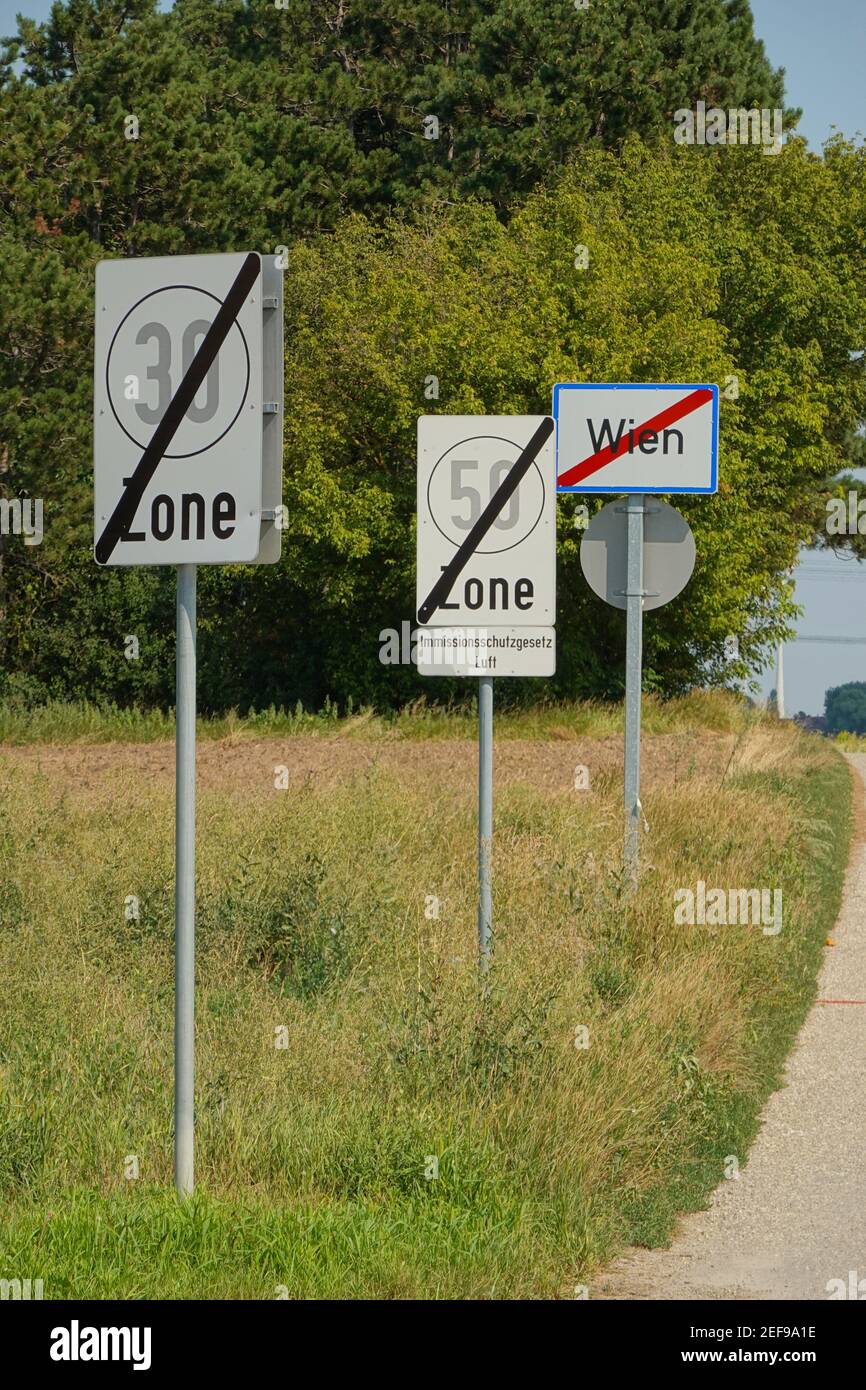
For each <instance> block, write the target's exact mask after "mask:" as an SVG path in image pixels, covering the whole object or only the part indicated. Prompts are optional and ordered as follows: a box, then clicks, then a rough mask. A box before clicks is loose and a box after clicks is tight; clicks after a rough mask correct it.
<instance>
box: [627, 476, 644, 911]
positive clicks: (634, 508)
mask: <svg viewBox="0 0 866 1390" xmlns="http://www.w3.org/2000/svg"><path fill="white" fill-rule="evenodd" d="M625 511H626V522H627V526H628V538H627V546H628V553H627V565H626V576H627V577H626V602H627V607H626V638H625V867H626V872H627V874H628V877H629V880H630V883H631V886H632V888H636V887H637V880H638V857H639V848H638V835H639V829H640V690H641V668H642V657H643V601H644V583H643V532H644V498H643V494H642V493H640V492H635V493H632V494H631V495H630V496H629V498H628V501H627V503H626V508H625Z"/></svg>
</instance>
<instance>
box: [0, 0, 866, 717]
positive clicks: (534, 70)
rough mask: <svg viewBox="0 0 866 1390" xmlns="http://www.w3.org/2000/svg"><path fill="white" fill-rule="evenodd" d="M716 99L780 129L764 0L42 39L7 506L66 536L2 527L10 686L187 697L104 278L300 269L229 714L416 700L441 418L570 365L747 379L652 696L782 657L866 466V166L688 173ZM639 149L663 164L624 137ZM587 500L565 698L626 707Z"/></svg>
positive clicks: (16, 114)
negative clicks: (424, 534)
mask: <svg viewBox="0 0 866 1390" xmlns="http://www.w3.org/2000/svg"><path fill="white" fill-rule="evenodd" d="M16 61H17V62H18V63H19V64H22V65H23V68H22V70H21V71H20V73H19V70H18V69H16V68H15V67H13V63H14V62H16ZM699 98H703V99H705V100H707V101H708V102H718V103H720V104H722V105H728V104H736V105H751V104H754V105H757V106H769V107H774V106H778V105H781V104H782V101H783V95H782V85H781V75H780V74H779V73H775V72H773V70H772V69H771V68H770V66H769V65H768V63H767V60H766V57H765V55H764V52H763V48H762V45H761V44H760V43H758V42H756V40H755V39H754V36H753V33H752V26H751V15H750V10H749V6H748V4H747V3H746V0H698V2H697V3H695V0H665V3H664V4H663V5H657V6H647V5H645V4H644V3H643V0H618V2H617V3H616V4H614V3H613V0H593V4H592V5H591V6H590V7H589V9H588V10H586V11H576V10H575V9H574V6H573V5H572V4H571V3H566V0H558V3H556V4H553V5H551V4H549V3H542V0H507V2H505V0H503V3H497V4H495V5H494V4H492V3H490V2H489V0H459V3H454V4H450V5H448V6H447V7H443V6H441V5H438V4H433V3H431V2H430V0H399V3H393V2H392V3H389V4H387V5H386V4H382V3H380V0H356V3H353V4H352V5H351V6H345V5H344V4H338V3H337V0H323V2H322V3H319V4H317V5H315V6H310V5H309V4H307V3H306V0H289V4H288V6H287V8H286V9H277V8H276V6H274V5H273V4H270V3H265V0H258V2H257V3H247V0H225V3H220V4H219V5H214V4H213V3H211V2H210V0H178V3H177V4H176V5H175V7H174V8H173V9H172V11H171V12H170V13H167V14H163V13H159V12H158V11H157V10H156V8H155V0H130V3H126V0H124V3H121V0H68V2H67V3H57V4H55V5H54V7H53V9H52V13H51V16H50V18H49V20H48V21H47V22H46V23H45V24H42V25H39V24H35V23H34V22H32V21H29V20H21V21H20V25H19V33H18V35H17V36H16V37H15V38H13V39H10V40H9V41H8V42H7V47H6V53H5V57H4V58H3V60H2V62H0V121H2V128H3V146H4V159H3V170H2V173H0V201H2V207H3V213H4V216H3V219H2V221H0V255H2V258H3V265H4V270H5V274H4V276H3V277H2V280H0V312H2V316H3V321H4V328H5V340H6V344H7V346H6V348H5V350H4V352H3V353H2V354H0V420H2V428H0V493H2V494H3V495H17V494H18V493H23V494H30V495H32V496H34V497H41V498H42V499H44V506H45V539H44V541H43V543H42V544H41V545H39V546H33V547H26V546H24V545H23V544H22V543H21V540H20V538H17V537H0V678H2V673H3V672H6V673H7V681H6V685H5V687H4V690H5V693H6V694H7V695H12V696H14V697H15V698H16V699H17V700H19V701H20V702H22V703H30V704H34V703H37V702H40V701H45V700H50V699H69V698H80V697H81V696H82V695H87V697H88V698H91V699H96V700H98V701H100V702H110V701H114V702H116V703H120V704H129V703H132V702H138V703H139V704H141V705H142V706H144V707H165V706H167V705H168V704H169V703H170V702H171V699H172V687H173V676H172V670H171V659H170V651H171V646H172V641H173V617H172V610H173V576H172V574H171V573H170V572H167V571H159V570H148V571H131V572H130V571H128V572H118V571H98V570H97V569H96V567H95V566H94V564H93V560H92V556H91V550H90V531H91V510H92V487H91V457H90V455H91V428H92V426H91V418H90V412H91V387H90V375H91V353H92V337H91V334H92V328H91V323H92V312H93V271H94V266H95V263H96V261H97V260H98V259H99V258H101V257H105V256H116V255H120V256H132V255H138V256H141V255H162V254H171V253H176V252H205V251H221V250H227V249H238V248H241V247H243V246H258V247H261V248H263V249H265V250H269V249H273V248H275V247H277V246H279V245H284V244H285V245H289V246H291V248H292V252H291V265H290V270H289V272H288V274H287V277H286V279H287V293H286V299H287V315H288V318H287V342H288V350H287V360H286V371H287V382H286V385H287V422H288V424H287V439H286V500H287V502H288V504H289V508H290V529H289V530H288V531H287V533H286V535H285V558H284V561H283V563H282V564H281V565H279V566H278V567H276V568H275V569H273V570H267V569H263V570H260V571H255V570H252V569H248V568H242V567H228V568H225V569H221V570H218V571H209V572H206V573H203V574H202V577H201V583H200V630H201V641H200V648H199V660H200V691H201V701H202V705H203V707H204V708H205V709H207V710H218V711H219V710H226V709H230V708H233V707H236V708H239V709H241V710H248V709H250V708H251V707H255V708H259V709H262V708H265V707H267V706H269V705H271V704H273V705H274V706H286V705H294V704H295V702H296V701H301V702H302V703H303V705H304V706H305V707H306V708H312V709H316V708H320V707H321V706H322V704H323V701H324V699H325V698H326V697H331V698H332V699H336V700H337V701H339V702H340V704H341V706H343V707H345V705H346V703H347V701H348V698H349V696H352V697H353V698H354V699H355V701H356V702H358V701H361V702H366V703H375V704H377V705H379V706H383V707H384V706H386V705H393V704H399V703H402V702H404V701H405V700H407V699H410V698H412V697H414V696H415V695H417V693H418V691H419V689H420V687H421V683H420V682H419V681H418V680H417V678H416V677H415V674H414V671H413V670H412V668H411V667H401V668H385V667H383V666H382V665H381V663H380V662H379V659H378V648H379V642H378V634H379V632H380V630H381V629H382V628H383V627H390V626H397V627H399V624H400V622H401V621H402V620H404V619H408V618H409V616H410V614H411V612H412V609H413V603H412V587H413V585H412V546H413V540H412V521H413V513H414V504H413V488H414V484H413V477H414V466H413V456H414V442H413V433H414V420H415V417H416V416H417V414H419V413H420V412H422V411H424V410H429V409H438V410H443V411H453V410H466V411H486V410H501V411H519V412H523V411H533V412H535V411H541V410H547V409H548V408H549V400H550V388H551V385H552V383H553V382H554V381H555V380H556V379H557V378H565V379H577V380H598V381H603V380H605V379H618V380H627V379H629V377H633V378H634V379H638V380H640V379H658V380H664V379H676V378H680V379H683V380H687V381H688V380H698V379H707V380H717V381H720V382H722V381H724V379H725V378H726V377H727V376H728V375H730V374H736V375H738V376H739V379H740V392H741V394H740V398H739V400H738V401H726V402H725V406H724V410H723V417H722V431H723V433H722V441H723V455H722V466H721V478H722V487H721V491H720V494H719V497H718V498H717V499H715V500H713V501H708V500H706V499H701V501H700V502H698V503H696V504H694V505H689V506H686V507H684V510H685V511H686V512H687V513H688V515H689V519H690V521H691V522H692V524H693V525H694V527H695V530H696V533H697V535H698V547H699V557H700V567H699V570H698V573H697V575H696V578H695V581H694V582H693V583H692V584H691V585H690V586H689V589H688V590H687V592H686V593H685V594H684V595H683V596H682V597H681V598H680V599H679V600H678V601H677V602H676V603H675V604H673V605H670V606H669V607H668V608H667V609H665V610H662V612H661V613H659V614H657V615H654V617H653V620H652V623H651V624H648V649H647V661H646V680H647V685H648V688H650V689H658V690H661V691H665V692H671V691H677V690H682V689H685V688H687V687H688V686H689V685H690V684H693V683H694V682H695V681H697V680H704V679H706V678H709V679H710V680H717V681H722V680H725V679H728V678H729V677H732V676H736V675H741V674H742V673H743V671H744V669H745V661H746V660H751V661H752V662H753V664H754V663H755V662H757V661H760V659H761V655H762V653H763V652H764V651H766V650H767V648H768V643H770V642H771V640H772V637H773V636H774V634H775V633H776V631H777V630H778V629H779V627H780V626H782V625H784V622H785V620H786V618H787V617H788V616H790V614H791V611H792V606H791V601H790V596H789V594H788V592H787V586H786V582H785V579H784V573H785V570H786V569H787V567H788V566H789V565H790V563H791V562H792V560H793V557H794V555H795V554H796V550H797V546H798V544H799V543H800V542H802V541H804V540H806V541H808V540H811V539H813V538H814V537H815V535H816V530H817V529H818V528H819V527H820V524H821V517H822V505H823V497H824V496H825V494H826V493H827V491H828V490H829V489H830V488H831V486H832V484H831V483H830V482H828V479H832V477H833V476H834V475H835V474H837V473H838V472H839V470H840V468H842V467H843V466H844V465H845V464H846V463H852V462H854V461H855V454H856V449H857V442H856V435H855V433H854V431H855V430H856V427H857V425H858V422H859V421H860V420H861V419H862V417H863V414H864V409H863V394H864V392H863V367H862V362H859V361H856V360H852V358H851V355H850V354H851V352H852V351H854V350H857V349H859V348H861V347H862V346H863V342H862V340H863V322H864V317H866V315H864V283H863V275H862V264H863V233H862V227H863V225H864V201H866V199H864V174H863V152H862V150H860V151H858V150H855V149H854V148H853V147H851V146H849V145H847V144H845V143H844V142H843V141H841V140H840V141H838V142H836V143H835V144H834V145H832V146H831V147H830V148H829V149H828V151H827V152H826V154H825V157H824V159H823V160H819V159H816V158H815V157H812V156H809V155H807V154H806V152H805V150H804V149H803V148H802V147H801V146H800V145H794V147H793V148H789V149H787V150H786V151H785V152H784V153H783V154H782V155H780V156H779V157H777V158H773V159H768V158H764V157H763V156H762V155H761V154H760V153H759V152H758V151H755V150H749V149H733V148H726V149H706V150H700V149H696V148H677V149H675V148H674V147H673V144H672V140H671V130H672V113H673V111H674V110H676V109H677V108H678V107H680V106H690V105H693V104H694V102H695V101H696V100H698V99H699ZM128 114H134V115H135V116H136V117H137V119H138V121H139V136H138V139H135V140H129V139H126V138H125V137H124V122H125V118H126V116H127V115H128ZM428 115H436V116H437V119H438V120H439V123H440V133H439V138H438V139H436V140H426V139H425V138H424V132H423V122H424V120H425V118H426V117H427V116H428ZM634 131H637V132H639V133H640V135H641V136H643V137H644V138H645V139H646V140H647V141H650V142H655V141H658V145H657V148H650V147H645V146H643V145H642V144H641V143H640V142H639V141H636V140H632V141H628V140H626V143H625V147H624V149H623V148H622V147H623V140H624V138H625V137H626V136H628V135H629V133H630V132H634ZM604 146H611V147H614V148H615V149H616V151H617V154H616V155H614V154H613V153H606V152H605V150H604V148H603V147H604ZM620 152H621V153H620ZM530 190H535V191H534V192H530ZM527 194H528V200H527V199H526V195H527ZM394 209H396V210H397V211H398V212H399V213H400V214H401V217H404V219H405V220H402V221H392V220H390V218H389V217H388V214H389V213H390V212H391V211H392V210H394ZM362 211H363V213H364V214H365V215H364V216H363V217H362V216H361V212H362ZM347 214H348V218H347ZM322 231H324V232H326V233H327V235H325V236H322V237H316V236H315V234H316V233H319V232H322ZM578 244H582V245H586V246H588V247H589V249H590V256H591V259H590V266H589V269H588V270H587V271H585V272H580V271H577V270H576V269H575V267H574V248H575V246H576V245H578ZM430 375H435V376H437V377H438V378H439V380H440V383H441V393H440V397H439V399H438V402H433V403H432V404H431V402H430V400H428V399H427V398H425V395H424V381H425V379H426V378H427V377H428V376H430ZM572 505H573V504H572V503H570V502H563V503H562V504H561V523H562V524H561V534H560V594H561V602H560V613H561V615H562V623H561V636H560V649H561V654H560V662H559V664H560V677H559V684H558V689H559V690H562V691H567V692H568V693H569V694H575V693H579V694H582V695H584V694H586V695H604V696H607V695H611V694H614V695H615V694H617V693H618V688H619V684H620V676H619V670H620V665H621V660H620V657H621V644H622V619H621V616H620V615H618V614H617V613H614V612H611V611H609V610H606V609H602V608H601V606H600V605H599V604H598V603H597V602H596V601H595V600H594V599H592V598H590V597H589V596H588V595H587V591H586V588H585V585H584V583H583V580H582V578H581V576H580V574H579V565H578V559H577V555H578V541H579V536H578V534H577V533H576V532H575V531H574V530H573V529H572V527H571V525H570V516H571V508H572ZM239 625H242V629H243V633H244V640H243V641H242V642H238V640H237V634H238V629H239ZM590 631H591V632H593V633H594V640H593V641H592V642H591V643H590V642H589V640H588V638H587V633H588V632H590ZM127 634H135V635H137V636H138V638H139V641H140V644H141V652H142V655H141V658H140V660H138V661H128V660H126V658H125V656H124V638H125V636H126V635H127ZM729 634H737V635H738V636H739V639H740V649H741V653H742V655H743V662H742V663H741V664H740V665H737V664H736V663H734V664H731V663H726V662H725V660H724V657H723V643H724V638H725V637H726V636H727V635H729ZM10 677H11V683H10V680H9V678H10ZM453 693H454V691H453V689H452V687H450V686H449V685H448V684H443V683H442V682H438V683H437V694H444V695H445V696H446V697H447V696H448V695H449V694H453ZM531 693H532V692H531ZM513 694H514V697H515V698H516V697H519V695H520V691H519V690H515V691H514V692H513Z"/></svg>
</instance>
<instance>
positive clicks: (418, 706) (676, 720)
mask: <svg viewBox="0 0 866 1390" xmlns="http://www.w3.org/2000/svg"><path fill="white" fill-rule="evenodd" d="M761 717H762V716H761V715H760V713H759V712H758V711H755V712H754V718H756V719H759V718H761ZM477 718H478V716H477V705H476V704H475V702H469V703H467V704H465V705H456V706H449V707H445V706H441V705H436V704H434V703H427V702H426V701H424V700H418V701H415V702H414V703H413V704H412V705H410V706H408V707H406V708H405V709H402V710H397V711H394V712H391V713H386V714H378V713H376V711H374V710H372V709H368V708H361V709H360V710H352V709H350V710H348V711H344V712H343V713H342V714H341V713H340V711H339V710H338V708H337V706H336V705H332V704H330V703H326V705H325V707H324V708H323V709H322V710H320V711H318V712H316V713H313V712H310V711H307V710H304V709H303V708H302V707H301V706H300V704H299V705H297V706H296V707H295V709H294V710H285V709H276V708H274V707H273V706H271V707H270V708H269V709H265V710H260V711H258V712H256V711H253V712H251V713H249V714H245V715H240V714H238V713H236V712H234V711H230V712H229V713H228V714H223V715H213V716H210V717H203V718H199V720H198V733H199V736H200V737H201V738H214V739H218V738H227V737H230V736H232V737H248V738H267V737H282V736H284V735H287V734H310V735H318V736H322V737H333V736H336V735H343V736H349V737H358V738H405V739H430V738H437V739H442V738H444V739H447V738H473V737H476V736H477V728H478V724H477ZM643 719H644V732H645V733H647V734H654V733H678V732H691V731H694V730H696V729H712V730H715V731H717V732H724V733H730V732H733V731H735V730H736V729H737V728H739V727H740V724H741V723H742V713H741V711H740V708H739V704H738V701H736V700H735V699H733V698H732V697H731V696H730V695H729V694H727V693H725V692H723V691H695V692H693V693H691V694H689V695H686V696H683V697H682V698H680V699H676V700H668V701H663V700H659V699H656V698H654V697H653V696H649V695H647V696H645V697H644V701H643ZM622 729H623V714H622V705H620V704H602V703H598V702H592V701H587V702H584V703H574V702H571V703H567V704H547V705H535V706H532V707H529V708H526V709H519V708H518V709H510V710H509V709H504V710H502V709H498V710H497V714H496V733H497V737H498V738H548V737H550V736H551V734H554V735H558V736H562V735H563V734H568V735H569V736H578V735H587V734H589V735H593V736H596V737H601V736H603V735H605V734H611V735H612V734H619V733H622ZM173 738H174V711H173V710H160V709H149V710H142V709H138V708H136V707H135V706H133V707H128V708H121V707H120V706H117V705H114V704H106V705H96V704H91V703H89V702H88V701H86V700H77V701H61V700H56V701H50V702H49V703H47V704H44V705H37V706H34V707H32V708H28V707H26V706H22V705H20V704H18V703H15V702H11V703H10V702H7V703H3V702H2V701H0V744H3V743H7V744H13V745H15V744H28V743H62V744H67V743H83V744H87V743H110V742H131V743H155V742H159V741H160V740H166V739H173Z"/></svg>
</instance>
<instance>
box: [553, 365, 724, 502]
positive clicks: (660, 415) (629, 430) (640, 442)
mask: <svg viewBox="0 0 866 1390" xmlns="http://www.w3.org/2000/svg"><path fill="white" fill-rule="evenodd" d="M553 418H554V420H555V421H556V487H557V491H558V492H591V493H606V492H612V493H629V492H645V493H660V492H663V493H672V492H694V493H713V492H715V491H716V490H717V487H718V444H719V388H718V386H714V385H695V384H687V383H676V384H672V383H641V384H638V385H628V384H625V383H621V382H617V383H615V384H611V385H593V384H588V383H583V382H580V383H578V382H560V383H558V384H557V385H556V386H554V388H553Z"/></svg>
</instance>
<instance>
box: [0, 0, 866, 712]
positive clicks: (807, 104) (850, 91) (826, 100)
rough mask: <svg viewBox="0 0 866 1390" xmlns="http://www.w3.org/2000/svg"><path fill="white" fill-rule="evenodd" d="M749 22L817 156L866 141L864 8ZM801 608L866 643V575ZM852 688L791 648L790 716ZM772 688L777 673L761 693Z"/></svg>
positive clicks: (821, 658)
mask: <svg viewBox="0 0 866 1390" xmlns="http://www.w3.org/2000/svg"><path fill="white" fill-rule="evenodd" d="M169 3H170V0H163V8H168V5H169ZM50 8H51V0H0V33H10V32H12V31H13V30H14V28H15V15H16V13H17V12H18V11H19V10H20V11H22V12H23V13H25V14H27V15H29V16H30V17H31V18H34V19H41V18H44V17H45V16H46V15H47V14H48V12H49V10H50ZM752 13H753V14H754V17H755V30H756V32H757V34H758V36H759V37H760V38H761V39H763V41H764V45H765V47H766V49H767V53H768V55H769V58H770V61H771V62H772V63H773V65H774V66H775V67H783V68H784V69H785V73H786V78H785V80H786V89H787V99H788V104H789V105H791V106H800V107H802V108H803V116H802V119H801V122H800V131H801V133H802V134H803V135H805V136H806V138H807V139H808V141H809V143H810V144H811V145H812V147H813V148H816V149H817V148H818V147H820V145H821V143H822V141H823V140H825V139H826V138H827V136H828V135H830V134H832V132H833V130H834V129H837V130H841V131H842V132H843V134H845V135H848V136H854V135H856V134H857V133H859V134H861V135H866V81H864V76H863V69H864V64H866V0H823V3H821V4H818V3H816V0H752ZM797 599H798V602H800V603H802V604H803V605H804V606H805V613H804V616H803V617H802V618H801V619H800V622H799V630H800V631H801V632H803V633H809V634H818V635H821V636H825V637H826V636H845V637H848V638H851V637H862V638H864V639H866V566H861V565H857V564H852V563H851V562H850V561H843V560H834V559H833V558H832V556H830V555H829V554H827V553H826V552H824V553H823V554H815V553H813V554H810V555H804V556H803V558H802V563H801V565H800V568H799V570H798V573H797ZM850 680H866V645H863V646H857V645H853V644H839V645H832V644H829V643H822V644H820V645H817V644H812V643H805V642H795V643H791V644H789V645H788V646H787V647H786V649H785V700H786V705H787V708H788V712H789V713H791V712H793V711H795V710H799V709H802V710H805V711H806V712H807V713H809V714H818V713H820V712H821V711H822V709H823V705H824V691H825V690H826V689H827V687H828V686H831V685H842V684H843V683H844V682H845V681H850ZM774 684H775V673H774V672H770V673H768V675H767V676H766V678H765V679H764V680H763V689H764V690H765V691H767V690H769V688H770V686H771V685H774Z"/></svg>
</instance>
